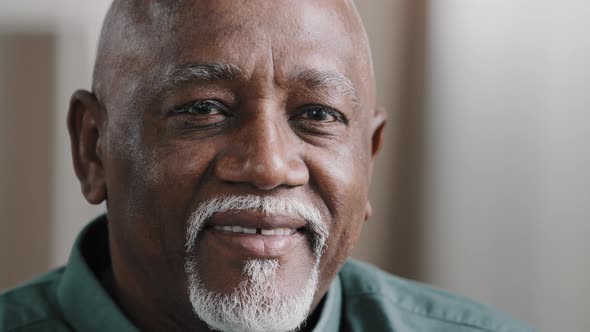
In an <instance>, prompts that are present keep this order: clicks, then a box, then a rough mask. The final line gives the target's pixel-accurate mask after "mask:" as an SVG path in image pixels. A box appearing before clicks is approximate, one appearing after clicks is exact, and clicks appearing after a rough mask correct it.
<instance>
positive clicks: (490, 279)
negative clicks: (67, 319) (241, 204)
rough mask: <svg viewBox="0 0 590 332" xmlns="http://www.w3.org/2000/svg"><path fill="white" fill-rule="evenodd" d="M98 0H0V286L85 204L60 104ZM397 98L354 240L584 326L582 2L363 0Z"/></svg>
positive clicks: (586, 185) (72, 229)
mask: <svg viewBox="0 0 590 332" xmlns="http://www.w3.org/2000/svg"><path fill="white" fill-rule="evenodd" d="M108 4H109V1H108V0H93V1H82V0H27V1H22V0H2V1H1V2H0V213H1V219H0V289H4V288H7V287H11V286H14V285H16V284H17V283H19V282H20V281H23V280H25V279H27V278H29V277H31V276H34V275H36V274H38V273H41V272H43V271H46V270H47V269H49V268H52V267H56V266H59V265H62V264H64V263H65V261H66V260H67V256H68V253H69V250H70V247H71V245H72V243H73V240H74V238H75V236H76V234H77V233H78V231H79V230H80V229H81V228H82V227H83V226H84V225H85V224H86V223H87V222H88V221H89V220H90V219H91V218H93V217H94V216H96V215H97V214H99V213H100V212H101V211H104V209H105V208H104V206H98V207H95V206H90V205H89V204H88V203H86V201H85V200H84V199H83V198H82V195H81V193H80V188H79V185H78V182H77V180H76V178H75V175H74V172H73V168H72V163H71V158H70V150H69V141H68V138H67V132H66V126H65V119H66V111H67V108H68V101H69V97H70V95H71V93H72V92H73V91H74V90H75V89H77V88H89V87H90V80H91V70H92V65H93V59H94V53H95V49H96V44H97V39H98V35H99V30H100V25H101V21H102V18H103V16H104V14H105V12H106V9H107V7H108ZM357 4H358V6H359V9H360V11H361V14H362V15H363V17H364V18H365V23H366V25H367V29H368V33H369V36H370V39H371V43H372V46H373V52H374V54H373V57H374V60H375V67H376V71H377V80H378V87H379V90H378V91H379V102H380V104H382V105H383V106H385V107H386V108H387V109H388V110H389V113H390V120H389V125H388V128H387V133H386V140H385V145H384V149H383V151H382V155H381V157H380V159H379V162H378V165H377V169H376V174H375V177H374V179H373V187H372V201H373V207H374V209H375V215H374V218H372V219H371V220H370V221H369V222H368V223H367V224H366V226H365V230H364V233H363V238H362V239H361V242H360V243H359V245H358V247H357V248H356V251H355V256H356V257H358V258H361V259H364V260H368V261H370V262H373V263H374V264H376V265H378V266H380V267H382V268H383V269H386V270H388V271H391V272H394V273H396V274H399V275H401V276H405V277H409V278H413V279H417V280H421V281H425V282H428V283H432V284H434V285H436V286H438V287H441V288H444V289H447V290H450V291H453V292H456V293H459V294H462V295H465V296H468V297H471V298H474V299H476V300H478V301H480V302H483V303H486V304H489V305H492V306H495V307H498V308H500V309H501V310H503V311H506V312H508V313H510V314H511V315H512V316H515V317H517V318H519V319H523V320H526V321H528V322H530V323H531V324H532V325H534V326H536V327H537V328H539V329H540V330H542V331H583V330H587V328H588V326H590V309H588V308H590V282H589V281H590V264H589V263H588V261H587V256H588V253H590V242H589V241H586V238H587V237H590V151H589V150H588V148H587V144H588V143H590V109H589V105H590V91H589V89H590V66H589V64H590V38H588V31H590V2H588V1H584V0H580V1H576V0H561V1H556V0H553V1H551V0H547V1H545V0H480V1H473V0H437V1H427V0H370V1H369V0H357Z"/></svg>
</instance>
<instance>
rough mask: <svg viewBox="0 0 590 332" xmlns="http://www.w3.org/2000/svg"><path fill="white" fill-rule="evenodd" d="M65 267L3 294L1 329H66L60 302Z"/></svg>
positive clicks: (0, 299)
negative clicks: (59, 293)
mask: <svg viewBox="0 0 590 332" xmlns="http://www.w3.org/2000/svg"><path fill="white" fill-rule="evenodd" d="M62 274H63V268H60V269H57V270H54V271H52V272H49V273H47V274H44V275H42V276H39V277H37V278H35V279H33V280H31V281H29V282H27V283H24V284H22V285H20V286H17V287H15V288H13V289H9V290H6V291H3V292H1V293H0V332H9V331H10V332H21V331H65V330H67V329H66V326H65V325H63V323H62V320H61V313H60V309H59V305H58V302H57V297H56V294H57V286H58V285H59V281H60V278H61V275H62Z"/></svg>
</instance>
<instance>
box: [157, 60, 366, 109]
mask: <svg viewBox="0 0 590 332" xmlns="http://www.w3.org/2000/svg"><path fill="white" fill-rule="evenodd" d="M243 77H244V74H243V71H242V70H241V69H240V68H239V67H238V66H236V65H233V64H231V63H222V62H214V63H206V64H187V65H181V66H177V67H173V68H171V69H169V70H168V71H167V73H166V74H165V78H164V79H163V81H162V83H161V89H160V90H162V91H166V90H169V89H170V88H171V87H173V86H176V85H178V84H181V83H184V82H190V81H195V80H196V81H216V80H235V79H240V78H243ZM293 80H295V81H298V82H304V83H305V85H306V86H307V87H308V88H309V89H310V90H322V89H329V88H334V87H336V88H337V89H338V90H340V91H342V92H343V93H345V94H347V95H349V96H350V97H351V98H352V101H353V103H354V104H355V105H357V104H358V92H357V90H356V89H355V87H354V84H353V83H352V81H351V80H350V79H349V78H348V77H346V76H344V75H343V74H340V73H338V72H335V71H322V70H318V69H309V68H308V69H302V70H300V71H299V72H297V74H296V75H295V76H294V77H293Z"/></svg>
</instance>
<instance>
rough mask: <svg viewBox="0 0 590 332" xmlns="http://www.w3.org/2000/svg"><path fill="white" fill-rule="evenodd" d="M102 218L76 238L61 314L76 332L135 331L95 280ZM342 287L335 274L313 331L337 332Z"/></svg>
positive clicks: (103, 236) (104, 263) (103, 264)
mask: <svg viewBox="0 0 590 332" xmlns="http://www.w3.org/2000/svg"><path fill="white" fill-rule="evenodd" d="M108 250H109V249H108V229H107V224H106V216H105V215H103V216H101V217H98V218H97V219H95V220H94V221H92V222H91V223H90V224H88V225H87V226H86V227H84V229H83V230H82V231H81V232H80V234H79V235H78V238H77V239H76V242H75V243H74V247H73V248H72V252H71V253H70V258H69V260H68V263H67V265H66V268H65V272H64V274H63V276H62V279H61V282H60V284H59V285H58V288H57V298H58V301H59V304H60V305H61V307H62V311H63V314H64V316H65V318H66V320H67V321H68V323H69V324H71V325H72V327H73V328H74V330H76V331H120V332H127V331H138V330H137V328H136V327H135V326H134V325H133V323H131V322H130V321H129V320H128V319H127V318H126V317H125V315H124V314H123V313H122V312H121V310H120V308H119V306H118V305H117V304H116V303H115V302H114V301H113V299H112V298H111V296H110V295H109V293H108V292H107V291H106V290H105V288H104V287H103V285H102V284H101V283H100V281H99V279H98V277H97V276H98V275H100V274H101V273H102V272H103V271H104V270H105V269H107V268H109V266H110V256H109V254H108ZM341 308H342V285H341V282H340V277H339V276H338V275H337V276H336V278H334V280H333V281H332V284H331V285H330V289H329V290H328V292H327V295H326V300H325V301H324V306H323V308H322V312H321V314H320V319H319V320H318V322H317V324H316V326H315V328H314V329H313V331H338V330H339V328H340V319H341V311H342V309H341Z"/></svg>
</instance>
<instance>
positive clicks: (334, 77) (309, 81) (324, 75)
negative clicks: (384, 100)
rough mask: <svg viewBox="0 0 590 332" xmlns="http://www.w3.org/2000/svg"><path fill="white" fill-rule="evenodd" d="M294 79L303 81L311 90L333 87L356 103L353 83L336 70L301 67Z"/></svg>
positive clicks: (356, 97)
mask: <svg viewBox="0 0 590 332" xmlns="http://www.w3.org/2000/svg"><path fill="white" fill-rule="evenodd" d="M295 80H297V81H302V82H304V83H305V85H307V87H308V88H309V89H311V90H321V89H328V88H334V87H335V88H337V89H338V90H340V91H342V92H343V93H345V94H348V95H349V96H350V97H351V98H352V100H353V103H354V104H358V92H357V90H356V89H355V88H354V84H353V83H352V81H351V80H350V79H349V78H348V77H346V76H344V75H343V74H340V73H338V72H334V71H321V70H317V69H303V70H301V71H300V72H299V73H297V75H296V76H295Z"/></svg>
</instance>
